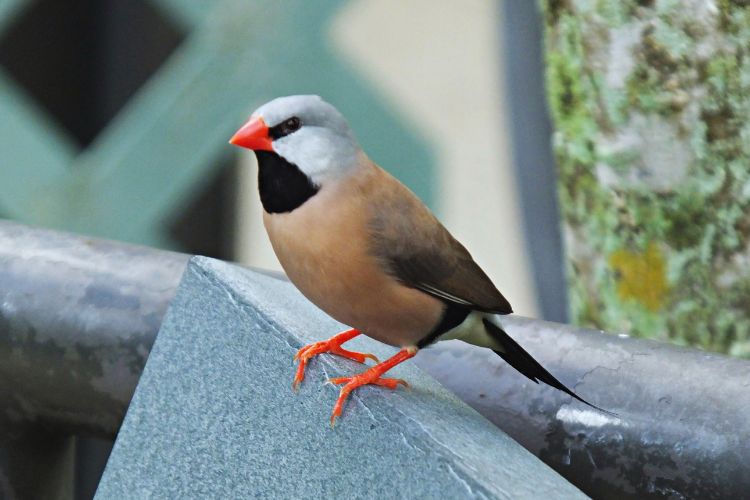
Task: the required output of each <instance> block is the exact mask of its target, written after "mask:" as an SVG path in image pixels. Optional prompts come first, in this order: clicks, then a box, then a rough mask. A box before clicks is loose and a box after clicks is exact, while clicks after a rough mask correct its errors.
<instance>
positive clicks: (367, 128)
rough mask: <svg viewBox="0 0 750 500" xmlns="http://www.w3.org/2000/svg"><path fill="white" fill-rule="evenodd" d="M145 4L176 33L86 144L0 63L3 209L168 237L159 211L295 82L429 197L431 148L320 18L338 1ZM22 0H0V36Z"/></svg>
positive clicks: (88, 229) (33, 219)
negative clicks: (177, 39) (348, 58)
mask: <svg viewBox="0 0 750 500" xmlns="http://www.w3.org/2000/svg"><path fill="white" fill-rule="evenodd" d="M142 1H149V2H151V3H152V4H153V6H154V7H156V8H157V9H158V10H159V11H160V12H161V14H162V15H163V16H165V17H166V18H167V19H168V20H169V21H170V22H172V23H174V24H177V25H178V26H180V27H181V29H182V30H183V31H184V32H185V33H186V36H185V39H184V41H183V42H182V44H181V45H180V46H179V47H178V48H177V49H176V50H175V52H174V53H172V55H171V56H170V57H169V58H168V59H167V60H166V62H165V63H164V64H163V65H162V66H161V67H160V68H159V70H158V71H157V72H156V73H155V74H154V75H153V76H152V77H151V78H150V79H149V81H148V82H146V84H145V85H144V86H143V87H141V88H140V89H139V90H138V92H137V93H136V94H135V95H134V97H133V98H132V99H131V100H130V101H129V102H128V103H127V105H126V106H125V107H124V108H123V109H122V110H121V111H120V112H119V113H118V114H117V115H116V116H115V118H114V119H113V120H112V121H111V122H110V123H109V124H108V125H107V126H106V128H105V129H104V130H102V131H101V132H100V134H99V135H98V136H97V137H96V139H95V140H94V141H93V142H92V143H91V144H90V145H89V146H88V147H87V148H85V149H83V150H81V149H79V147H78V146H77V145H76V143H75V142H74V141H73V140H72V139H71V137H70V136H69V135H68V134H67V133H66V131H65V130H64V129H62V128H61V127H60V126H58V125H56V123H55V122H54V120H52V119H51V118H50V117H49V116H48V115H47V113H46V112H45V111H44V110H43V109H42V108H41V107H40V106H39V105H38V104H37V103H35V102H34V100H33V98H31V97H30V96H29V94H28V93H26V92H25V91H24V89H23V88H21V87H20V86H19V85H18V84H17V83H16V82H14V81H13V79H12V77H11V76H10V75H9V74H8V73H7V72H6V71H3V69H2V68H1V67H0V151H2V158H0V213H2V214H3V215H4V216H5V217H9V218H12V219H15V220H18V221H21V222H25V223H30V224H37V225H42V226H46V227H51V228H57V229H65V230H72V231H76V232H80V233H84V234H91V235H96V236H102V237H111V238H117V239H118V240H125V241H130V242H135V243H141V244H147V245H151V246H159V247H166V248H174V247H175V242H173V241H171V240H170V238H169V236H168V235H167V232H166V230H165V227H164V225H165V220H166V219H167V218H168V217H169V216H170V215H172V214H173V213H174V212H179V210H180V208H181V207H182V206H183V205H184V204H186V202H187V201H188V200H189V198H190V197H191V196H193V195H194V194H195V192H196V191H197V190H198V188H199V187H200V186H201V185H202V184H203V183H205V182H206V181H207V180H208V179H209V178H210V177H211V172H212V171H213V170H215V169H217V168H219V166H220V164H221V163H222V160H226V159H227V157H228V156H229V155H232V154H235V152H234V151H233V150H232V149H231V148H230V147H229V146H228V145H227V138H228V137H230V136H231V134H232V133H233V132H234V131H235V130H236V128H237V127H238V126H239V125H241V124H242V123H243V122H244V120H245V119H246V118H247V116H248V115H249V113H250V112H251V111H252V109H254V108H255V107H256V106H258V105H259V104H261V103H262V102H264V101H266V100H269V99H271V98H273V97H275V96H278V95H286V94H292V93H318V94H321V95H323V96H325V97H326V98H327V99H328V100H330V101H331V102H334V103H335V104H336V106H337V107H339V109H341V110H342V111H343V112H344V113H345V114H346V115H347V116H349V117H351V124H352V126H353V128H354V130H355V132H359V134H358V135H359V139H360V141H361V142H362V144H363V146H364V147H365V149H366V150H368V151H370V152H371V154H372V156H373V158H374V159H376V160H377V161H379V162H381V163H382V164H384V165H393V166H396V167H397V166H399V165H410V166H411V168H409V169H406V168H404V169H403V170H402V171H396V172H394V173H395V174H396V175H397V176H398V177H399V178H401V179H402V180H404V181H405V182H406V183H407V184H409V185H410V186H411V187H412V188H413V189H414V190H415V191H416V192H417V193H418V194H419V195H420V196H421V197H422V198H423V199H425V200H427V201H428V202H429V201H431V200H432V190H431V184H430V179H431V178H432V177H433V176H432V175H431V168H432V158H431V156H430V154H429V153H428V149H427V146H426V145H425V144H424V143H423V142H422V141H421V140H420V139H419V138H418V137H416V136H415V135H414V134H412V133H410V131H409V130H408V129H407V128H406V126H405V125H404V124H403V123H402V122H401V121H400V119H399V117H398V116H395V115H394V114H393V113H392V112H391V111H389V110H388V107H387V106H386V105H385V104H384V102H383V101H382V100H381V99H380V98H379V97H378V95H377V94H376V92H375V91H374V90H373V89H372V88H370V87H369V86H368V84H367V82H365V81H363V80H361V79H359V77H358V76H357V75H355V74H354V73H353V71H352V70H351V69H350V68H349V66H348V65H347V64H346V62H344V61H343V60H342V59H341V58H340V57H339V56H338V54H337V52H336V48H335V47H334V46H333V45H332V42H330V41H329V37H328V35H327V28H328V26H329V24H330V22H331V20H332V19H333V18H334V17H335V15H336V14H337V12H338V11H339V9H340V8H341V7H342V6H343V5H344V4H345V2H341V1H326V0H317V1H302V0H286V1H278V2H262V1H248V0H224V1H216V2H214V1H201V0H142ZM32 3H33V2H32V1H31V0H4V1H3V2H0V39H2V32H3V30H5V29H7V28H8V26H9V25H11V24H12V23H13V22H14V20H15V19H16V18H18V16H20V15H21V14H22V12H23V10H24V9H26V8H28V7H29V5H30V4H32ZM39 57H40V63H43V62H44V61H43V55H39ZM405 160H406V161H405ZM415 166H417V167H416V168H415Z"/></svg>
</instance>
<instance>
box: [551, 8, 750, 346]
mask: <svg viewBox="0 0 750 500" xmlns="http://www.w3.org/2000/svg"><path fill="white" fill-rule="evenodd" d="M542 12H543V15H544V19H545V31H546V35H545V44H546V65H547V93H548V100H549V105H550V110H551V114H552V117H553V122H554V127H555V133H554V151H555V155H556V160H557V165H558V174H559V197H560V201H561V211H562V216H563V225H564V235H565V251H566V253H567V256H566V263H567V275H568V279H569V284H570V299H571V304H570V308H571V318H572V320H573V321H574V322H575V323H577V324H580V325H587V326H595V327H599V328H602V329H605V330H609V331H615V332H627V333H631V334H633V335H637V336H643V337H651V338H658V339H669V340H671V341H674V342H677V343H680V344H688V345H695V346H701V347H704V348H706V349H710V350H715V351H722V352H728V353H731V354H733V355H737V356H742V357H750V1H747V0H745V1H739V0H735V1H731V0H650V1H649V0H641V1H635V0H624V1H619V0H545V1H543V2H542Z"/></svg>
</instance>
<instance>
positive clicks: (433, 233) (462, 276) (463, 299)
mask: <svg viewBox="0 0 750 500" xmlns="http://www.w3.org/2000/svg"><path fill="white" fill-rule="evenodd" d="M381 172H382V171H381ZM383 174H384V175H385V177H384V178H383V179H382V184H381V189H377V193H375V194H376V196H373V198H374V199H373V204H372V214H371V217H370V233H371V241H372V251H373V253H374V254H375V255H376V256H377V257H378V258H379V259H380V261H381V262H382V263H383V265H384V266H385V268H386V269H387V271H388V272H389V273H391V274H392V275H393V276H394V277H395V278H396V279H398V280H399V281H401V282H402V283H404V284H405V285H407V286H410V287H413V288H417V289H419V290H422V291H424V292H425V293H428V294H430V295H432V296H434V297H437V298H439V299H442V300H445V301H448V302H451V303H454V304H457V305H461V306H465V307H468V308H470V309H476V310H479V311H485V312H491V313H496V314H510V313H511V312H513V310H512V308H511V306H510V304H509V303H508V301H507V300H506V299H505V297H503V295H502V294H501V293H500V292H499V291H498V289H497V288H496V287H495V285H494V284H493V283H492V281H491V280H490V279H489V277H488V276H487V275H486V274H485V273H484V271H482V269H481V268H480V267H479V265H478V264H477V263H476V262H474V259H472V257H471V254H469V252H468V251H467V250H466V248H464V246H463V245H461V243H459V242H458V241H457V240H456V239H455V238H454V237H453V236H451V234H450V233H449V232H448V230H447V229H445V227H444V226H443V225H442V224H441V223H440V222H439V221H438V220H437V219H436V218H435V216H434V215H432V213H431V212H430V211H429V210H428V209H427V207H425V206H424V204H423V203H422V202H421V201H420V200H419V199H418V198H417V197H416V196H415V195H414V194H413V193H412V192H411V191H409V189H407V188H406V187H405V186H403V185H402V184H401V183H400V182H398V181H397V180H395V179H394V178H392V177H391V176H390V175H388V174H387V173H385V172H383Z"/></svg>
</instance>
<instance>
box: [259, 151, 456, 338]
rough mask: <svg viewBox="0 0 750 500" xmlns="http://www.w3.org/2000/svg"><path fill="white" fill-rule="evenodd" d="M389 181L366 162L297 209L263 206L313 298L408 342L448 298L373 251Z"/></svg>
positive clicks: (271, 230)
mask: <svg viewBox="0 0 750 500" xmlns="http://www.w3.org/2000/svg"><path fill="white" fill-rule="evenodd" d="M389 181H390V177H388V176H384V175H382V172H381V171H380V169H379V168H378V167H376V166H374V165H371V164H369V163H367V164H365V165H363V166H362V167H361V170H360V171H359V172H357V173H355V174H354V175H349V176H348V177H345V178H343V179H340V180H337V181H335V182H333V183H331V184H326V185H325V186H323V187H322V188H321V190H320V191H319V192H318V193H317V194H316V195H315V196H313V197H312V198H310V199H309V200H308V201H307V202H305V203H304V204H303V205H302V206H300V207H299V208H297V209H296V210H294V211H293V212H290V213H286V214H268V213H264V214H263V221H264V223H265V226H266V230H267V231H268V236H269V238H270V240H271V244H272V245H273V249H274V251H275V252H276V255H277V256H278V258H279V261H280V262H281V265H282V266H283V268H284V270H285V271H286V273H287V275H288V276H289V279H290V280H291V281H292V282H293V283H294V284H295V285H296V286H297V288H299V290H300V291H301V292H302V293H303V294H304V295H305V296H306V297H307V298H308V299H310V300H311V301H312V302H313V303H314V304H315V305H317V306H318V307H320V308H321V309H322V310H323V311H325V312H326V313H328V314H329V315H330V316H332V317H333V318H335V319H336V320H338V321H340V322H341V323H344V324H346V325H349V326H352V327H354V328H357V329H359V330H362V332H363V333H365V334H366V335H368V336H369V337H372V338H374V339H376V340H379V341H381V342H385V343H387V344H391V345H395V346H408V345H414V344H416V343H417V341H419V340H420V339H422V338H424V337H425V336H426V335H427V334H428V333H429V332H430V331H431V330H432V328H433V327H434V326H435V325H437V323H438V322H439V320H440V317H441V315H442V310H443V305H442V303H441V302H440V301H439V300H437V299H435V298H433V297H430V296H429V295H427V294H425V293H422V292H420V291H418V290H415V289H413V288H408V287H406V286H403V285H401V284H400V283H399V282H397V281H396V280H395V279H393V278H392V277H391V276H389V275H387V274H386V273H385V272H384V270H383V268H382V266H381V265H380V263H379V262H378V261H377V259H376V258H375V257H374V256H373V255H372V254H371V253H370V251H369V248H370V242H369V235H368V221H369V218H370V210H369V207H370V206H372V201H373V197H377V196H383V194H382V192H383V190H384V189H385V190H386V191H387V185H384V183H387V182H389ZM404 236H405V237H408V235H404Z"/></svg>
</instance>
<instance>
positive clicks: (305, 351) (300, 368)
mask: <svg viewBox="0 0 750 500" xmlns="http://www.w3.org/2000/svg"><path fill="white" fill-rule="evenodd" d="M359 334H360V331H359V330H356V329H354V328H352V329H351V330H347V331H345V332H342V333H339V334H338V335H335V336H333V337H331V338H330V339H328V340H322V341H320V342H315V343H314V344H310V345H306V346H305V347H303V348H302V349H300V350H299V351H297V354H295V355H294V360H295V361H296V360H299V365H297V373H296V375H295V376H294V382H292V388H293V389H295V390H296V389H297V387H299V385H300V383H302V381H303V380H304V379H305V366H307V362H308V361H309V360H310V358H312V357H313V356H317V355H318V354H322V353H324V352H330V353H331V354H338V355H339V356H343V357H345V358H349V359H353V360H354V361H357V362H359V363H364V362H365V360H366V359H368V358H369V359H371V360H373V361H375V362H376V363H377V362H378V358H376V357H375V356H374V355H372V354H367V353H360V352H353V351H347V350H346V349H343V348H342V347H341V344H343V343H344V342H346V341H348V340H351V339H353V338H354V337H356V336H357V335H359Z"/></svg>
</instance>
